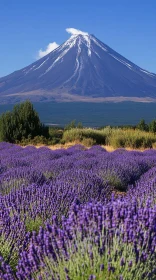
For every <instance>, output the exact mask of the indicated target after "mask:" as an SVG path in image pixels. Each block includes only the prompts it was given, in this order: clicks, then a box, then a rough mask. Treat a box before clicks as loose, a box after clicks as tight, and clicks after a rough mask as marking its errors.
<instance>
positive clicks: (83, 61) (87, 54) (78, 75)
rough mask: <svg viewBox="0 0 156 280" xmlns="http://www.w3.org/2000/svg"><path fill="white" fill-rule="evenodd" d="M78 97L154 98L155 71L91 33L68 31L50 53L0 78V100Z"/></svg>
mask: <svg viewBox="0 0 156 280" xmlns="http://www.w3.org/2000/svg"><path fill="white" fill-rule="evenodd" d="M28 97H29V98H30V99H32V100H36V101H37V100H46V99H47V100H60V101H61V100H68V99H69V98H70V99H72V98H73V100H74V98H76V99H77V100H81V99H82V98H86V100H87V98H88V100H89V98H94V99H95V98H106V97H107V98H108V97H110V98H112V97H113V98H117V97H124V98H129V99H133V98H135V97H137V98H147V97H148V98H156V75H155V74H153V73H150V72H148V71H146V70H144V69H142V68H140V67H138V66H137V65H135V64H134V63H132V62H130V61H129V60H127V59H126V58H124V57H123V56H121V55H120V54H118V53H117V52H115V51H114V50H112V49H111V48H109V47H108V46H107V45H105V44H104V43H102V42H101V41H99V40H98V39H97V38H96V37H95V36H93V35H82V34H78V35H72V36H71V37H70V38H69V39H68V40H67V41H66V42H65V43H64V44H62V45H61V46H59V47H58V48H57V49H55V50H54V51H52V52H51V53H50V54H48V55H46V56H45V57H43V58H41V59H39V60H38V61H36V62H34V63H32V64H31V65H29V66H27V67H25V68H23V69H21V70H19V71H16V72H14V73H12V74H10V75H8V76H6V77H3V78H0V102H1V101H6V102H7V100H8V98H9V99H10V100H15V101H16V100H21V99H23V98H28Z"/></svg>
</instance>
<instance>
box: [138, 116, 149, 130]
mask: <svg viewBox="0 0 156 280" xmlns="http://www.w3.org/2000/svg"><path fill="white" fill-rule="evenodd" d="M137 128H138V129H140V130H143V131H148V125H147V124H146V123H145V120H143V119H142V120H141V121H140V122H139V123H138V125H137Z"/></svg>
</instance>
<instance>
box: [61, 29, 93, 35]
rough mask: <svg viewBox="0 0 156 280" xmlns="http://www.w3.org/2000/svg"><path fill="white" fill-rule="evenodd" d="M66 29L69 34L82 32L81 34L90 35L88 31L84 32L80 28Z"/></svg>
mask: <svg viewBox="0 0 156 280" xmlns="http://www.w3.org/2000/svg"><path fill="white" fill-rule="evenodd" d="M66 31H67V32H68V33H69V34H72V35H78V34H81V35H88V33H87V32H83V31H81V30H79V29H75V28H66Z"/></svg>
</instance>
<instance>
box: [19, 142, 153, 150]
mask: <svg viewBox="0 0 156 280" xmlns="http://www.w3.org/2000/svg"><path fill="white" fill-rule="evenodd" d="M77 144H81V143H78V142H69V143H66V144H56V145H48V146H47V145H44V144H41V145H36V146H35V147H36V148H41V147H47V148H49V149H50V150H58V149H68V148H69V147H72V146H74V145H77ZM28 146H34V145H28ZM25 147H27V146H23V148H25ZM101 147H102V148H104V149H106V151H107V152H113V151H115V150H116V149H115V148H113V147H111V146H104V145H102V146H101ZM86 148H88V149H89V147H86ZM125 149H126V150H127V151H134V150H135V151H140V152H143V151H145V150H149V149H131V148H125Z"/></svg>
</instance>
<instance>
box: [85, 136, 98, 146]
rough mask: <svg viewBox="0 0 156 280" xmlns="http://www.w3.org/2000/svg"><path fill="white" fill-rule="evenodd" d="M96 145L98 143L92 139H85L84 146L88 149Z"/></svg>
mask: <svg viewBox="0 0 156 280" xmlns="http://www.w3.org/2000/svg"><path fill="white" fill-rule="evenodd" d="M95 144H96V141H95V140H94V139H92V138H83V140H82V145H84V146H86V147H91V146H93V145H95Z"/></svg>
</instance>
